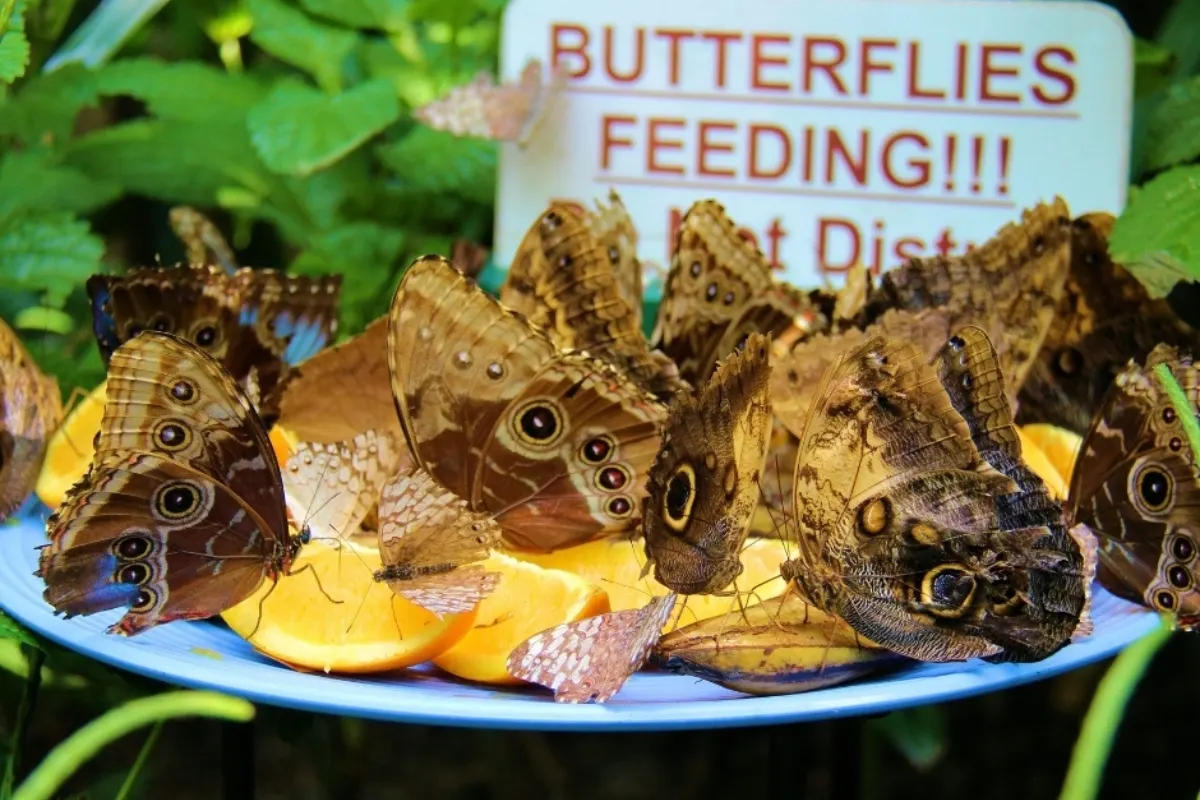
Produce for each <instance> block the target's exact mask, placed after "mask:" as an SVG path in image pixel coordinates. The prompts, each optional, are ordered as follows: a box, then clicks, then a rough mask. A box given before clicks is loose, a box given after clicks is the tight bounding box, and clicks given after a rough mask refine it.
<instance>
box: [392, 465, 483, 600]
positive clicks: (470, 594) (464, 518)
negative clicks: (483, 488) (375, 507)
mask: <svg viewBox="0 0 1200 800" xmlns="http://www.w3.org/2000/svg"><path fill="white" fill-rule="evenodd" d="M499 543H500V526H499V525H497V524H496V522H495V520H493V519H492V518H491V517H490V516H488V515H487V514H486V513H481V512H478V511H472V510H471V509H470V508H468V507H467V502H466V501H465V500H463V499H462V498H461V497H458V496H457V495H455V494H454V493H453V492H450V491H448V490H446V489H444V488H442V487H441V486H439V485H438V484H437V482H436V481H434V480H433V479H432V478H431V477H430V476H429V474H428V473H426V472H423V471H422V470H419V469H404V470H401V471H399V472H398V473H396V475H395V476H394V477H393V478H392V479H391V480H390V481H388V483H387V485H386V486H384V487H383V494H382V496H381V497H380V500H379V552H380V555H381V556H382V557H383V563H384V567H383V569H381V570H379V571H378V572H376V573H375V580H377V581H386V582H387V584H388V585H389V586H390V587H391V588H392V591H394V592H395V593H396V594H398V595H400V596H401V597H403V598H405V599H406V600H408V601H410V602H413V603H416V604H417V605H419V606H421V607H423V608H425V609H428V610H429V611H432V612H434V613H435V614H439V615H440V614H457V613H460V612H463V611H470V610H471V609H472V608H474V607H475V606H476V605H478V604H479V601H480V600H482V599H483V598H485V597H487V596H488V595H489V594H491V593H492V591H493V590H494V589H495V588H496V586H497V585H498V584H499V582H500V574H499V573H496V572H488V571H486V570H485V569H483V567H482V566H480V565H479V564H477V563H475V562H478V561H483V560H484V559H485V558H487V557H488V554H489V553H490V552H491V550H492V548H493V547H495V546H496V545H498V544H499Z"/></svg>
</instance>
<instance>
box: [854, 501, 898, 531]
mask: <svg viewBox="0 0 1200 800" xmlns="http://www.w3.org/2000/svg"><path fill="white" fill-rule="evenodd" d="M891 523H892V503H891V501H890V500H888V499H887V498H886V497H880V498H878V499H877V500H873V501H871V502H870V503H867V504H866V505H863V506H860V507H859V509H858V529H859V530H860V531H862V533H863V534H864V535H865V536H877V535H879V534H880V533H883V532H884V531H885V530H887V528H888V526H889V525H891Z"/></svg>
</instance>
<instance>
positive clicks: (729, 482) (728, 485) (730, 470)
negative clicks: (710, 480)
mask: <svg viewBox="0 0 1200 800" xmlns="http://www.w3.org/2000/svg"><path fill="white" fill-rule="evenodd" d="M737 478H738V474H737V464H735V463H733V462H732V461H731V462H729V464H727V465H726V467H725V477H724V480H722V482H721V488H722V489H724V490H725V497H727V498H732V497H733V493H734V492H735V491H737Z"/></svg>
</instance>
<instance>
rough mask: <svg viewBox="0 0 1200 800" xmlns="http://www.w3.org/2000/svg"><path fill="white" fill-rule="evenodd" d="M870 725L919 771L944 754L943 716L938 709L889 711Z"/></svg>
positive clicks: (944, 728) (944, 717)
mask: <svg viewBox="0 0 1200 800" xmlns="http://www.w3.org/2000/svg"><path fill="white" fill-rule="evenodd" d="M871 724H872V726H873V727H875V728H876V729H877V730H878V731H879V732H880V733H882V734H883V735H884V736H885V737H886V738H887V739H888V741H890V742H891V743H892V745H893V746H895V748H896V749H897V750H899V751H900V752H901V753H902V754H903V755H904V757H905V758H906V759H908V762H909V763H910V764H912V765H913V767H914V768H915V769H916V770H918V771H920V772H925V771H926V770H928V769H930V768H932V767H933V766H934V765H935V764H937V762H938V761H939V760H941V757H942V756H943V755H945V753H946V735H947V732H946V716H945V713H944V712H943V711H942V709H941V708H939V707H938V706H918V707H916V708H907V709H904V710H901V711H893V712H892V713H890V714H888V715H887V716H886V717H881V718H880V719H877V720H872V721H871Z"/></svg>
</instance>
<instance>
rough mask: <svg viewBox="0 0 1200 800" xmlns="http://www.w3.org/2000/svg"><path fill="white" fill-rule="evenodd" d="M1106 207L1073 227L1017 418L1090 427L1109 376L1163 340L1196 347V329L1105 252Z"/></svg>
mask: <svg viewBox="0 0 1200 800" xmlns="http://www.w3.org/2000/svg"><path fill="white" fill-rule="evenodd" d="M1113 222H1114V219H1113V217H1112V216H1111V215H1110V214H1102V213H1097V214H1085V215H1084V216H1082V217H1079V218H1077V219H1076V220H1075V221H1074V222H1073V223H1072V226H1071V260H1070V269H1069V272H1068V274H1067V282H1066V288H1065V291H1064V293H1063V297H1062V298H1061V300H1060V301H1059V303H1058V307H1057V309H1056V310H1055V313H1054V320H1053V323H1052V324H1051V326H1050V329H1049V332H1048V333H1047V334H1046V338H1045V340H1044V342H1043V344H1042V348H1041V351H1040V352H1039V353H1038V354H1037V358H1036V360H1035V361H1034V362H1033V365H1032V369H1031V370H1030V372H1029V376H1028V377H1027V378H1026V379H1025V382H1024V383H1023V384H1022V386H1021V395H1020V400H1021V407H1020V411H1019V412H1018V414H1017V421H1018V422H1022V423H1025V422H1048V423H1051V424H1053V425H1058V426H1060V427H1065V428H1068V429H1070V430H1073V431H1075V432H1076V433H1083V432H1084V431H1086V430H1087V429H1088V426H1089V425H1090V424H1091V422H1092V418H1093V417H1094V416H1095V414H1096V412H1097V410H1098V409H1099V407H1100V402H1101V400H1102V399H1103V398H1104V395H1105V392H1106V391H1108V388H1109V386H1111V385H1112V382H1113V378H1114V377H1115V376H1116V374H1117V373H1118V372H1120V371H1121V370H1123V369H1124V367H1125V365H1126V364H1127V363H1128V362H1129V360H1130V359H1137V360H1141V359H1144V358H1145V357H1146V356H1147V355H1148V354H1149V353H1150V351H1151V350H1152V349H1153V348H1154V346H1155V345H1156V344H1159V343H1164V344H1169V345H1173V346H1175V347H1182V348H1184V349H1187V350H1191V351H1193V352H1200V333H1197V331H1195V330H1194V329H1193V328H1192V327H1191V326H1189V325H1188V324H1187V323H1186V322H1184V321H1183V320H1181V319H1179V317H1178V316H1177V315H1176V314H1175V312H1174V311H1173V310H1172V309H1171V306H1170V304H1169V303H1168V302H1167V301H1166V300H1165V299H1156V298H1153V297H1151V296H1150V294H1149V293H1148V292H1147V291H1146V288H1145V286H1143V284H1142V282H1141V281H1139V280H1138V279H1137V278H1136V277H1134V276H1133V275H1132V274H1131V273H1130V272H1129V270H1127V269H1126V268H1125V267H1123V266H1122V265H1120V264H1116V263H1114V262H1113V261H1112V259H1110V258H1109V255H1108V234H1109V232H1110V231H1111V230H1112V226H1113Z"/></svg>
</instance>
